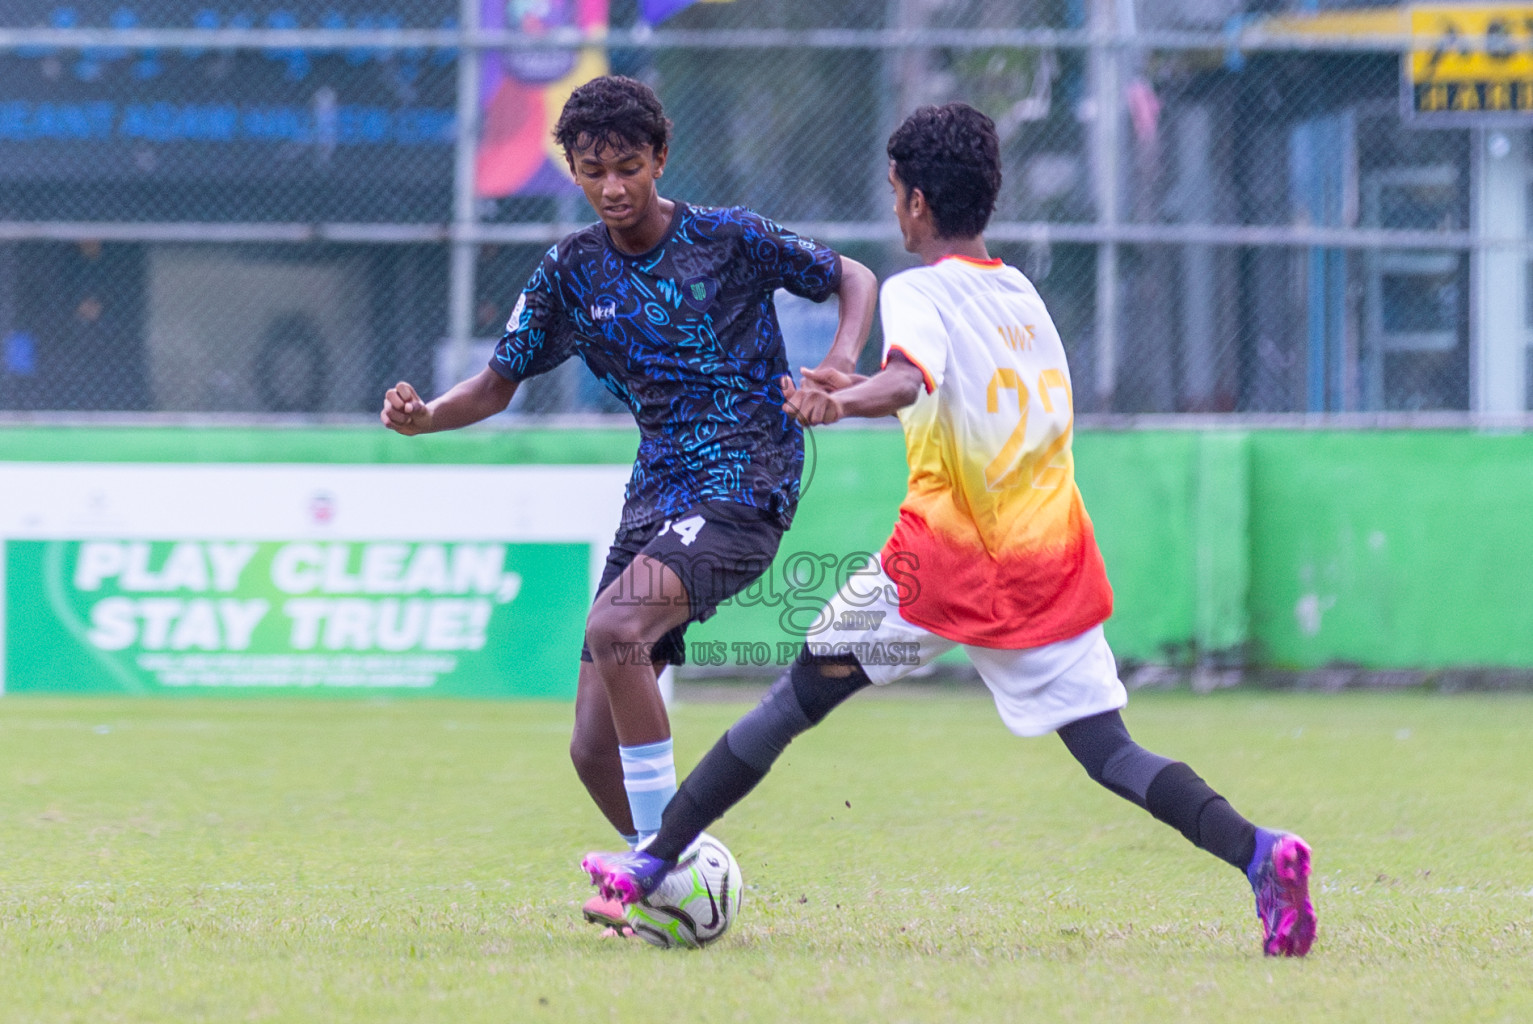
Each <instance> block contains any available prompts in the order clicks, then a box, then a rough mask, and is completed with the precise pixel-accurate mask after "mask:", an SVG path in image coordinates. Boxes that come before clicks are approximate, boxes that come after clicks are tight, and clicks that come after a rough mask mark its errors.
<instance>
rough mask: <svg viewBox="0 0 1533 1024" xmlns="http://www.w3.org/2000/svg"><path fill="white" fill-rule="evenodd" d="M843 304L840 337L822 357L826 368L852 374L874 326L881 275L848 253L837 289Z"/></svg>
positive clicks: (837, 335)
mask: <svg viewBox="0 0 1533 1024" xmlns="http://www.w3.org/2000/svg"><path fill="white" fill-rule="evenodd" d="M836 295H837V299H838V301H839V303H840V310H839V311H838V315H837V320H836V336H835V338H834V339H833V340H832V341H831V343H830V351H829V352H827V353H825V358H824V359H823V360H821V362H820V366H821V367H822V368H828V369H835V370H840V371H842V372H843V373H851V372H852V370H853V368H854V367H856V365H857V357H858V356H860V355H862V346H863V345H865V344H867V340H868V332H869V331H870V330H872V329H873V310H874V307H876V306H877V305H878V278H876V277H874V276H873V271H871V270H869V269H868V268H867V267H865V266H863V265H862V264H861V263H858V262H857V261H856V260H854V259H849V258H848V257H846V256H842V257H841V284H840V285H839V286H838V287H837V288H836Z"/></svg>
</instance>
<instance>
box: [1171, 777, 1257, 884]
mask: <svg viewBox="0 0 1533 1024" xmlns="http://www.w3.org/2000/svg"><path fill="white" fill-rule="evenodd" d="M1145 805H1146V807H1147V808H1148V810H1149V812H1150V813H1151V814H1153V815H1155V817H1156V818H1158V819H1159V820H1161V821H1163V822H1165V823H1166V824H1167V825H1170V826H1171V827H1172V828H1174V829H1176V830H1177V831H1178V832H1180V833H1181V834H1182V835H1184V836H1186V837H1187V841H1188V842H1190V843H1192V844H1193V845H1194V846H1196V847H1197V848H1198V849H1200V850H1207V851H1208V852H1209V853H1211V854H1213V855H1214V856H1215V857H1218V858H1219V859H1220V860H1222V861H1224V862H1225V863H1227V864H1230V865H1233V866H1234V867H1237V868H1239V869H1240V870H1241V871H1244V870H1245V869H1246V868H1247V867H1248V866H1249V865H1250V863H1251V857H1252V855H1254V854H1255V852H1256V826H1255V825H1252V824H1251V823H1250V822H1249V821H1247V820H1246V819H1245V818H1243V817H1241V815H1240V813H1239V812H1238V811H1236V810H1235V808H1233V807H1231V806H1230V802H1229V801H1228V800H1226V799H1225V798H1224V797H1222V796H1220V795H1219V794H1218V793H1216V792H1214V790H1213V789H1212V788H1211V787H1210V786H1209V784H1208V783H1206V782H1204V781H1203V780H1202V778H1200V777H1199V776H1198V773H1197V772H1195V771H1193V770H1192V769H1191V768H1189V767H1188V766H1187V765H1185V764H1183V763H1182V762H1180V761H1175V762H1172V763H1171V764H1169V765H1167V766H1166V767H1165V768H1163V769H1161V771H1160V774H1158V775H1156V776H1155V778H1154V780H1153V781H1151V783H1150V788H1149V790H1148V791H1147V792H1146V793H1145Z"/></svg>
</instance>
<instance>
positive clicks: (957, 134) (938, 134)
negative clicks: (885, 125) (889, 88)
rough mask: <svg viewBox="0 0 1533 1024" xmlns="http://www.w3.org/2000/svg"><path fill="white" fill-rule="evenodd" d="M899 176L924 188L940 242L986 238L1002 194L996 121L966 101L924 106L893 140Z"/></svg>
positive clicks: (908, 184)
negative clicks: (938, 105)
mask: <svg viewBox="0 0 1533 1024" xmlns="http://www.w3.org/2000/svg"><path fill="white" fill-rule="evenodd" d="M889 159H890V160H892V161H894V174H895V176H896V177H898V178H899V179H900V181H901V182H902V183H903V184H904V186H905V187H906V188H908V189H912V190H914V189H920V190H921V194H922V195H924V196H925V197H926V202H927V204H928V205H930V206H931V210H932V220H933V221H934V222H935V223H936V227H937V236H938V237H939V238H973V237H974V236H975V235H979V234H983V233H984V230H985V225H987V224H989V223H990V215H991V214H992V213H994V212H995V197H996V196H998V195H999V194H1000V192H1001V140H1000V139H999V138H997V137H996V134H995V122H994V121H992V120H990V118H988V117H986V116H985V115H984V114H983V113H981V112H980V111H978V110H975V109H974V108H973V107H971V106H969V105H968V104H967V103H948V104H946V105H944V106H940V107H922V108H921V109H919V110H917V111H916V112H915V113H914V114H911V115H910V116H909V117H907V118H905V123H904V124H902V125H900V126H899V127H898V128H896V129H895V130H894V134H893V135H890V136H889Z"/></svg>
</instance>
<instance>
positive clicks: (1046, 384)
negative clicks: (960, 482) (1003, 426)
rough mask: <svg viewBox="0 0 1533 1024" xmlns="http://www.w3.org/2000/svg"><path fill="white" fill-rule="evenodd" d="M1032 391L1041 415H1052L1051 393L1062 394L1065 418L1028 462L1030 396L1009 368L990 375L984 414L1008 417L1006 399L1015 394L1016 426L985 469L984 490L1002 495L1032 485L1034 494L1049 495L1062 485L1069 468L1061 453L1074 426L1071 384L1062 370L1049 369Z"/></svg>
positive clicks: (1023, 384)
mask: <svg viewBox="0 0 1533 1024" xmlns="http://www.w3.org/2000/svg"><path fill="white" fill-rule="evenodd" d="M1033 391H1034V392H1036V394H1037V396H1038V403H1039V404H1040V405H1042V406H1043V411H1044V412H1046V413H1052V412H1053V411H1054V409H1055V405H1054V401H1055V400H1054V397H1053V395H1052V394H1051V392H1062V393H1063V395H1064V403H1065V406H1064V408H1065V413H1066V417H1067V418H1066V420H1065V426H1064V429H1063V430H1061V431H1060V433H1059V436H1058V437H1056V438H1055V439H1054V440H1053V441H1052V442H1050V444H1049V446H1048V447H1047V448H1045V449H1044V450H1043V451H1042V452H1041V453H1039V454H1038V455H1037V456H1035V457H1032V458H1029V457H1027V453H1026V450H1025V449H1026V446H1027V410H1028V405H1029V404H1030V400H1031V398H1032V393H1033V392H1029V390H1028V386H1027V383H1026V382H1025V381H1024V380H1023V379H1022V375H1021V373H1019V372H1018V371H1017V370H1016V369H1015V368H1013V367H1010V366H1002V367H1000V368H999V369H997V370H996V371H995V373H994V374H992V375H991V377H990V383H989V384H988V385H986V387H985V411H986V412H991V413H996V414H998V415H1008V414H1010V413H1011V402H1010V401H1009V400H1006V399H1005V396H1006V395H1008V394H1015V395H1016V400H1017V405H1016V415H1017V425H1016V426H1015V427H1013V428H1012V431H1011V433H1010V435H1008V436H1007V438H1006V441H1005V443H1003V444H1002V445H1001V450H1000V452H999V453H997V455H996V457H995V458H994V459H992V460H990V464H989V465H987V466H986V467H985V486H986V487H987V488H988V489H989V490H992V491H1004V490H1006V489H1008V488H1011V487H1017V486H1020V485H1022V484H1026V483H1031V484H1032V486H1033V488H1034V489H1035V490H1044V491H1051V490H1054V489H1055V488H1057V487H1059V486H1060V485H1061V484H1063V483H1064V481H1065V474H1066V473H1067V472H1068V471H1069V465H1068V463H1066V462H1065V460H1064V458H1063V456H1064V450H1065V446H1066V445H1068V444H1069V443H1070V428H1071V427H1072V426H1074V424H1075V409H1074V404H1073V402H1072V400H1071V395H1070V384H1069V382H1068V381H1067V380H1066V379H1065V375H1064V371H1063V370H1058V369H1054V368H1052V367H1051V368H1049V369H1047V370H1044V371H1043V372H1042V373H1040V374H1038V379H1037V380H1036V381H1035V382H1034V388H1033Z"/></svg>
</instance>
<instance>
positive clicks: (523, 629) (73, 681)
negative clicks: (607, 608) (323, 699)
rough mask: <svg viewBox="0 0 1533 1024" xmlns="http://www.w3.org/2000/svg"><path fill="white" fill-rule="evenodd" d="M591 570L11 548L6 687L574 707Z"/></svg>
mask: <svg viewBox="0 0 1533 1024" xmlns="http://www.w3.org/2000/svg"><path fill="white" fill-rule="evenodd" d="M589 562H590V549H589V547H588V545H585V544H486V543H478V542H471V543H457V544H452V543H436V542H426V543H407V542H367V543H355V544H352V543H344V542H341V543H328V544H319V543H314V542H311V541H287V542H271V541H267V542H255V541H198V540H180V541H145V540H130V541H119V540H101V539H97V540H86V541H77V540H47V541H27V540H21V541H15V540H13V541H7V542H6V543H5V566H6V593H5V607H6V623H5V625H6V635H7V644H6V674H7V676H8V680H9V682H8V689H10V690H12V691H52V692H126V693H155V692H162V691H183V690H197V689H208V688H217V689H221V690H231V689H233V690H238V689H261V690H269V689H283V688H289V689H291V688H303V689H314V688H323V689H364V690H404V691H408V690H429V691H431V692H432V693H434V694H437V695H454V696H457V695H475V696H485V695H496V694H502V693H506V692H508V691H512V690H514V691H515V692H517V693H518V694H520V695H523V696H546V697H567V696H569V695H570V694H572V693H573V682H574V679H573V672H572V671H571V665H572V664H573V661H574V659H575V658H577V657H578V656H579V651H580V642H581V632H582V623H583V620H584V617H585V608H586V604H587V602H588V601H589V583H588V578H587V576H588V565H589ZM528 638H536V642H535V643H527V642H525V641H526V640H527V639H528ZM519 640H520V641H521V642H519ZM513 661H514V662H515V668H514V670H513V669H512V664H513Z"/></svg>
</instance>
